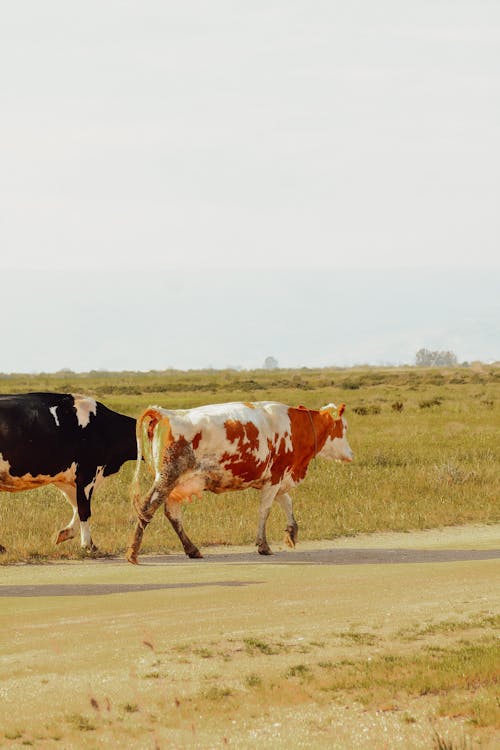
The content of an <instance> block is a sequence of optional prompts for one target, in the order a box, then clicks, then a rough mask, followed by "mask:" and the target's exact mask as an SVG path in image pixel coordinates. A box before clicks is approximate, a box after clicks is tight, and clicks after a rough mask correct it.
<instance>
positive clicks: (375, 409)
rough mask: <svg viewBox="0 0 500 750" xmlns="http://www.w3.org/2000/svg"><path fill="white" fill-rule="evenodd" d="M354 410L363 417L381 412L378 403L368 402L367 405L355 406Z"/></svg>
mask: <svg viewBox="0 0 500 750" xmlns="http://www.w3.org/2000/svg"><path fill="white" fill-rule="evenodd" d="M352 411H353V412H354V413H355V414H359V415H360V416H361V417H367V416H368V415H369V414H380V411H381V409H380V406H377V404H367V405H365V406H354V407H353V409H352Z"/></svg>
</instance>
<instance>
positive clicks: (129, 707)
mask: <svg viewBox="0 0 500 750" xmlns="http://www.w3.org/2000/svg"><path fill="white" fill-rule="evenodd" d="M123 710H124V711H125V713H126V714H135V713H137V711H138V710H139V706H138V705H137V703H125V704H124V706H123Z"/></svg>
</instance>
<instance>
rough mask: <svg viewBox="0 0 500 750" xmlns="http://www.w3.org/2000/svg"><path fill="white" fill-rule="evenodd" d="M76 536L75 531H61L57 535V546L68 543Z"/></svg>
mask: <svg viewBox="0 0 500 750" xmlns="http://www.w3.org/2000/svg"><path fill="white" fill-rule="evenodd" d="M74 536H75V533H74V531H73V529H61V531H60V532H59V534H58V535H57V539H56V544H61V542H67V541H68V539H73V537H74Z"/></svg>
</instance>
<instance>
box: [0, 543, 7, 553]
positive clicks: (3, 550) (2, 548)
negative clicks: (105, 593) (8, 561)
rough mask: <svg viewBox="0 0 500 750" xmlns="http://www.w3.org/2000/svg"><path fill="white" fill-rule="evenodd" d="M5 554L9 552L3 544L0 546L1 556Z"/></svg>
mask: <svg viewBox="0 0 500 750" xmlns="http://www.w3.org/2000/svg"><path fill="white" fill-rule="evenodd" d="M4 552H7V550H6V549H5V547H4V546H3V544H0V555H2V554H3V553H4Z"/></svg>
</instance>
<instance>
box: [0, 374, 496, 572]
mask: <svg viewBox="0 0 500 750" xmlns="http://www.w3.org/2000/svg"><path fill="white" fill-rule="evenodd" d="M0 390H1V391H2V392H3V393H21V392H28V391H44V390H46V391H65V392H77V393H78V392H79V393H85V394H88V395H92V396H94V397H95V398H97V399H98V400H100V401H102V402H104V403H105V404H106V405H107V406H109V407H110V408H112V409H116V410H117V411H121V412H123V413H125V414H129V415H131V416H134V417H136V416H138V414H139V413H140V412H141V410H142V409H144V408H145V407H146V406H148V405H150V404H158V405H161V406H164V407H167V408H185V407H191V406H198V405H200V404H206V403H213V402H221V401H232V400H240V399H242V400H265V399H273V400H278V401H283V402H285V403H289V404H291V405H298V404H304V405H305V406H309V407H313V408H318V407H320V406H322V405H324V404H326V403H328V402H330V401H334V402H336V403H340V402H345V403H346V404H347V409H346V416H347V419H348V422H349V441H350V443H351V446H352V448H353V450H354V452H355V461H354V462H353V463H352V464H350V465H349V466H340V465H337V464H331V463H328V462H326V461H324V460H322V459H317V460H315V461H314V462H313V463H312V465H311V467H310V469H309V473H308V476H307V478H306V480H305V481H304V483H303V484H302V485H301V486H300V487H298V488H297V489H295V490H294V492H293V497H294V504H295V513H296V516H297V520H298V522H299V527H300V530H299V543H300V540H301V539H303V540H304V539H311V540H314V539H331V538H334V537H337V536H339V535H354V534H357V533H360V532H373V531H379V530H397V531H408V530H410V529H424V528H433V527H441V526H446V525H455V524H465V523H471V522H477V523H495V522H498V521H499V520H500V472H499V471H498V456H499V455H500V429H499V428H500V399H499V394H500V367H494V366H485V365H476V366H472V367H467V368H456V369H446V370H441V369H430V370H426V369H417V368H382V369H380V368H353V369H318V370H311V369H301V370H274V371H262V370H259V371H252V372H237V371H212V370H206V371H192V372H191V371H190V372H180V371H175V370H168V371H165V372H150V373H132V372H131V373H101V372H92V373H88V374H76V373H71V372H63V373H59V374H56V375H9V376H6V375H4V376H1V385H0ZM132 471H133V463H129V464H127V465H126V466H124V467H123V469H122V470H121V472H120V473H119V474H118V475H116V476H114V477H111V478H109V479H108V480H106V482H105V483H104V484H103V485H102V487H101V488H100V489H99V491H98V492H97V493H96V495H95V496H94V500H93V516H92V526H93V538H94V540H95V542H96V543H97V545H98V546H99V548H100V550H101V551H102V552H103V553H106V554H112V555H114V554H119V555H121V554H123V552H124V550H125V548H126V546H127V543H128V538H129V535H130V531H131V527H132V521H133V517H132V514H131V510H130V503H129V483H130V480H131V475H132ZM145 482H146V484H145V485H144V486H145V487H146V486H147V478H146V477H145ZM257 513H258V495H257V493H256V492H254V491H246V492H244V493H231V494H227V495H222V496H214V495H210V494H209V493H205V495H204V497H203V499H202V500H201V501H195V502H193V503H190V504H189V505H188V506H186V509H185V528H186V530H187V533H188V534H189V536H190V537H191V538H192V539H193V541H194V542H195V544H197V545H198V546H201V547H202V548H203V547H204V546H207V545H212V544H248V545H252V544H253V542H254V538H255V532H256V525H257ZM70 517H71V511H70V506H69V505H68V504H67V503H66V502H65V501H64V500H63V498H62V495H60V493H59V492H58V491H57V490H56V489H54V488H46V489H41V490H37V491H32V492H29V493H18V494H17V495H10V494H8V493H2V496H1V497H0V542H1V543H2V544H3V545H4V546H5V547H6V548H7V552H6V553H5V554H4V555H2V558H1V559H2V562H4V563H8V562H13V561H19V560H43V559H56V558H68V557H78V556H79V555H80V551H79V542H78V540H73V541H70V542H67V543H66V544H64V545H60V546H59V547H56V546H55V545H54V538H55V536H56V533H57V531H58V530H59V529H60V528H61V527H62V526H64V525H66V523H67V522H68V521H69V519H70ZM284 526H285V523H284V518H283V516H282V514H281V510H280V509H279V508H275V509H274V510H273V513H272V514H271V517H270V519H269V524H268V537H269V539H270V542H271V546H272V541H273V540H275V541H276V540H281V539H282V536H283V529H284ZM179 548H180V545H179V542H178V539H177V537H176V536H175V535H174V532H173V531H172V530H171V528H170V524H168V522H167V521H166V520H165V519H164V518H163V517H162V515H161V514H160V513H158V514H157V516H156V517H155V519H154V521H153V523H152V524H151V526H150V527H149V528H148V531H147V533H146V535H145V537H144V544H143V547H142V553H147V552H168V551H179Z"/></svg>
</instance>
